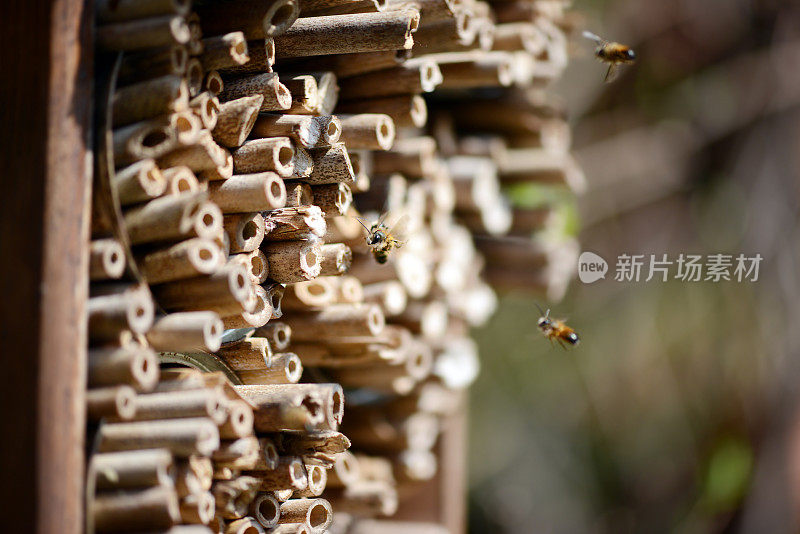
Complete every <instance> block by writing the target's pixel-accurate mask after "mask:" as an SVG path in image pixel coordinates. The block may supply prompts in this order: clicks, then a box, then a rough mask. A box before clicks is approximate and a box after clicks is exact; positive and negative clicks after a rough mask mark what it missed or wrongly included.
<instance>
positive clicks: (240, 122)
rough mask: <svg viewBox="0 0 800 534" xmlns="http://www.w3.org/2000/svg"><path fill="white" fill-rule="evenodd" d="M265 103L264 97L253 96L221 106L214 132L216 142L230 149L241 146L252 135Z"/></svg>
mask: <svg viewBox="0 0 800 534" xmlns="http://www.w3.org/2000/svg"><path fill="white" fill-rule="evenodd" d="M263 102H264V96H263V95H252V96H244V97H241V98H236V99H234V100H230V101H228V102H225V103H224V104H221V105H220V107H219V116H218V118H217V124H216V126H215V127H214V129H213V132H212V135H213V136H214V140H215V141H217V142H218V143H219V144H221V145H223V146H226V147H228V148H234V147H237V146H241V145H242V144H243V143H244V142H245V140H246V139H247V136H248V135H250V131H251V130H252V129H253V125H254V124H255V123H256V119H258V110H259V109H260V108H261V104H262V103H263Z"/></svg>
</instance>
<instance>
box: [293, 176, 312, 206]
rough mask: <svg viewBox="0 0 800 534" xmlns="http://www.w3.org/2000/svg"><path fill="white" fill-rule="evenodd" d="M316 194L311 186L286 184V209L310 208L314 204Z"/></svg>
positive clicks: (299, 183)
mask: <svg viewBox="0 0 800 534" xmlns="http://www.w3.org/2000/svg"><path fill="white" fill-rule="evenodd" d="M313 195H314V193H313V191H312V189H311V186H310V185H308V184H304V183H302V182H287V183H286V207H287V208H297V207H300V206H310V205H311V204H313V203H314V196H313Z"/></svg>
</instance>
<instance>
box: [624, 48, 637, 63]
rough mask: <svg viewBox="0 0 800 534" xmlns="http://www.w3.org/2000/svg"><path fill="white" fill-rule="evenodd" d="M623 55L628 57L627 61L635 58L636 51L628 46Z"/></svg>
mask: <svg viewBox="0 0 800 534" xmlns="http://www.w3.org/2000/svg"><path fill="white" fill-rule="evenodd" d="M625 57H626V58H627V59H628V61H633V60H635V59H636V52H634V51H633V50H631V49H630V48H629V49H628V50H626V51H625Z"/></svg>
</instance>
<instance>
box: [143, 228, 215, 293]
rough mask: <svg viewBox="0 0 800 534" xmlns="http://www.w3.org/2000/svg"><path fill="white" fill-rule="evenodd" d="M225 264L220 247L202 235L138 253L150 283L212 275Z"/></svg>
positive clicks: (145, 276)
mask: <svg viewBox="0 0 800 534" xmlns="http://www.w3.org/2000/svg"><path fill="white" fill-rule="evenodd" d="M223 263H224V260H223V256H222V251H221V250H220V249H219V246H217V244H216V243H214V242H213V241H211V240H209V239H201V238H194V239H188V240H186V241H181V242H180V243H176V244H174V245H170V246H168V247H166V248H163V249H158V250H154V251H152V252H148V253H146V254H142V255H139V256H137V265H138V267H139V271H140V272H141V273H142V276H143V277H144V278H145V279H146V280H147V281H148V282H149V283H151V284H160V283H164V282H170V281H173V280H180V279H183V278H192V277H195V276H198V275H202V274H211V273H212V272H214V271H216V270H217V269H218V268H219V267H221V266H222V265H223Z"/></svg>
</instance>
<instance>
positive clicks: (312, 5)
mask: <svg viewBox="0 0 800 534" xmlns="http://www.w3.org/2000/svg"><path fill="white" fill-rule="evenodd" d="M384 3H385V2H379V1H377V0H302V1H301V2H300V14H301V15H302V16H303V17H315V16H320V15H342V14H348V13H372V12H375V11H381V10H382V9H381V8H382V7H384V6H383V4H384Z"/></svg>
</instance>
